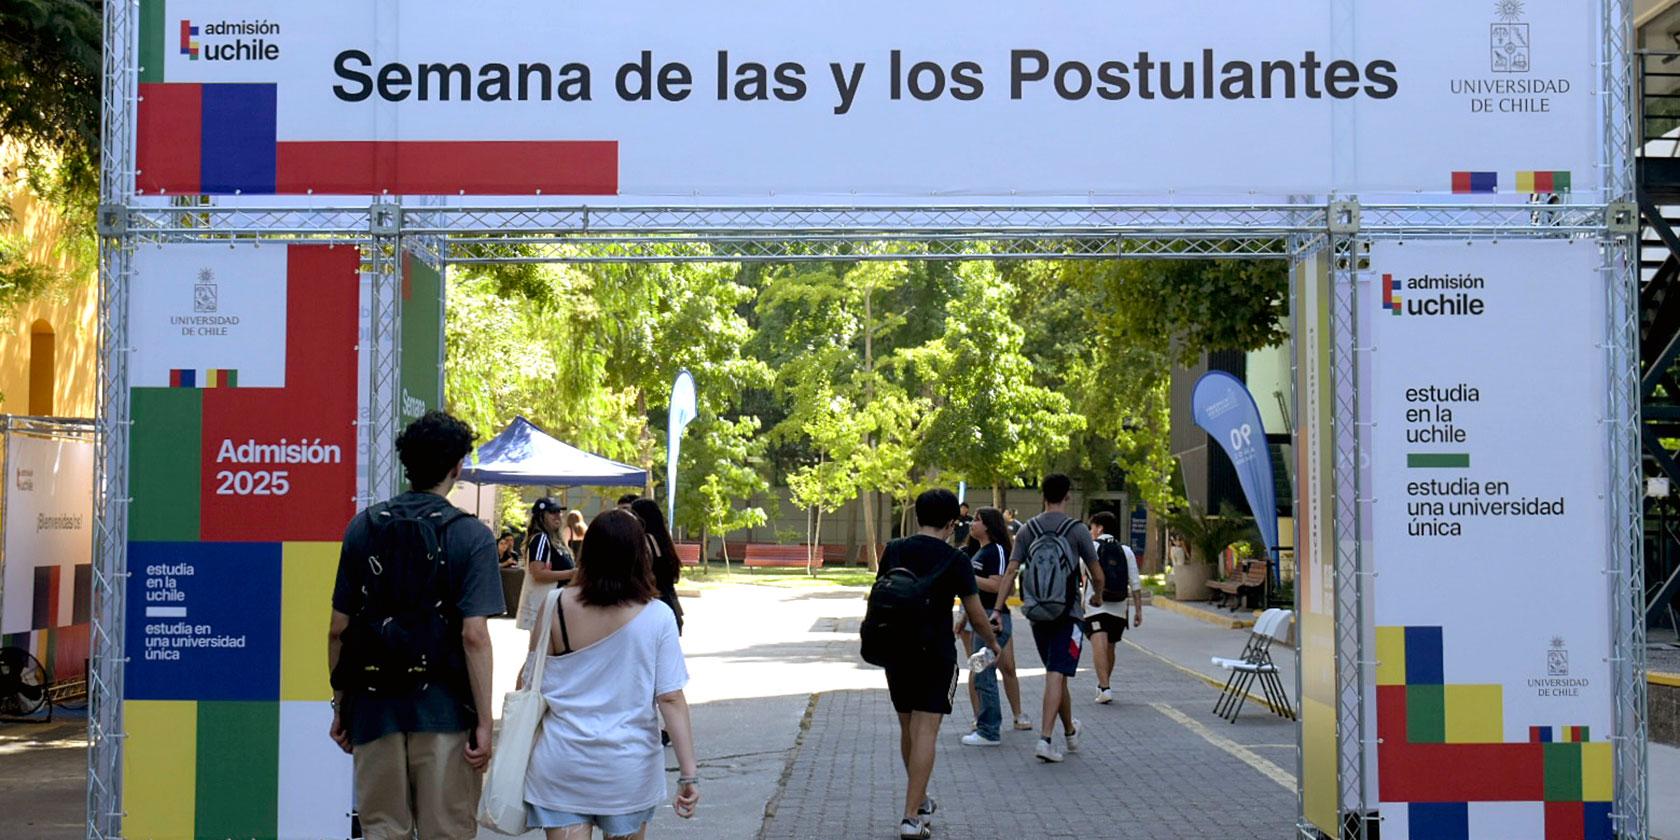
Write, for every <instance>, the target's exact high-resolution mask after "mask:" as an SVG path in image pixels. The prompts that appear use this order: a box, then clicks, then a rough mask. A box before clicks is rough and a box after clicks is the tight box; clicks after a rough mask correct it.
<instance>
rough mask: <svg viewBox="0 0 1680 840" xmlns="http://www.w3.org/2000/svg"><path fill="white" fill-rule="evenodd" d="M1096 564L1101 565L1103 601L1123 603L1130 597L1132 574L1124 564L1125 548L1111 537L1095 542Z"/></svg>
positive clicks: (1126, 564)
mask: <svg viewBox="0 0 1680 840" xmlns="http://www.w3.org/2000/svg"><path fill="white" fill-rule="evenodd" d="M1097 562H1098V563H1101V564H1102V572H1103V593H1102V597H1103V600H1104V601H1109V602H1123V601H1125V600H1126V599H1127V598H1130V597H1131V595H1132V591H1131V590H1132V572H1131V569H1130V568H1129V564H1128V563H1127V562H1126V547H1125V546H1124V545H1122V544H1121V542H1120V541H1119V540H1117V539H1115V538H1114V537H1113V536H1110V535H1108V534H1103V535H1102V537H1101V538H1100V539H1098V540H1097Z"/></svg>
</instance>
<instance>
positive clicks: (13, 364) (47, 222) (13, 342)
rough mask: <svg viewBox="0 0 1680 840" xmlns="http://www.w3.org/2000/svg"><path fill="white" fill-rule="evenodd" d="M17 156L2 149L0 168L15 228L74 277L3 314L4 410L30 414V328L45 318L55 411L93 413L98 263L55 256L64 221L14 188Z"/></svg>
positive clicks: (42, 257) (0, 394)
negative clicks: (51, 347) (50, 344)
mask: <svg viewBox="0 0 1680 840" xmlns="http://www.w3.org/2000/svg"><path fill="white" fill-rule="evenodd" d="M16 166H17V156H16V155H15V154H14V153H12V150H11V149H10V148H7V149H4V150H0V168H3V169H4V170H5V175H4V177H5V179H6V181H7V183H6V184H5V186H6V187H7V188H8V191H9V192H11V193H12V195H11V202H10V203H11V207H12V216H13V220H14V225H15V228H14V229H13V230H10V231H7V233H8V234H10V233H14V232H19V233H21V234H22V236H23V239H24V240H25V241H26V242H28V243H29V244H30V256H31V258H33V259H34V260H36V261H37V262H40V263H43V264H46V265H51V266H54V267H56V268H58V269H59V270H61V271H64V272H66V273H67V274H69V275H70V277H71V280H70V282H69V283H67V284H66V285H64V286H63V287H61V288H59V289H56V290H55V291H53V292H50V293H48V294H46V295H44V296H43V297H42V299H40V300H36V301H32V302H30V303H26V304H24V305H22V306H20V307H19V308H18V310H17V311H16V312H15V313H12V314H11V315H10V316H7V317H4V318H0V329H3V330H4V331H3V332H0V414H28V413H30V411H29V356H30V328H31V327H32V326H33V325H34V324H35V323H36V322H37V321H46V322H47V324H48V325H50V326H51V327H52V330H53V334H54V355H55V357H56V360H55V365H54V367H55V371H54V377H53V389H52V390H53V412H52V413H53V414H54V415H55V416H58V417H92V416H93V411H94V402H95V396H96V393H95V392H96V389H97V384H96V383H97V381H98V363H99V336H98V329H99V286H98V280H97V277H96V274H95V267H94V266H79V265H76V264H75V263H73V262H70V261H67V260H64V259H60V258H58V257H57V256H55V255H54V253H53V251H54V245H55V243H56V242H57V237H58V233H59V230H60V224H59V221H58V219H57V217H56V216H55V214H53V213H52V212H51V210H50V208H47V207H45V206H43V205H42V204H41V203H40V202H38V201H36V200H34V198H33V196H31V195H30V193H29V192H28V191H27V190H24V189H10V188H11V187H13V186H14V185H15V181H13V179H14V178H16V177H18V176H17V174H16V173H17V170H16Z"/></svg>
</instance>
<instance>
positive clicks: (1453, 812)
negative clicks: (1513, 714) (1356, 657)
mask: <svg viewBox="0 0 1680 840" xmlns="http://www.w3.org/2000/svg"><path fill="white" fill-rule="evenodd" d="M1445 641H1446V640H1445V637H1444V633H1443V628H1441V627H1394V626H1379V627H1377V628H1376V644H1377V652H1378V662H1377V737H1378V739H1379V747H1378V749H1377V765H1378V773H1377V777H1378V797H1379V800H1380V801H1381V802H1382V803H1383V804H1382V807H1381V814H1382V816H1383V819H1384V825H1383V832H1384V837H1390V836H1392V837H1394V838H1400V840H1405V838H1420V840H1421V838H1428V839H1429V840H1435V839H1436V838H1442V837H1524V838H1527V837H1536V838H1544V840H1554V838H1583V839H1585V838H1591V839H1592V840H1609V838H1610V837H1611V834H1610V803H1611V801H1612V800H1613V799H1614V795H1615V790H1614V778H1615V777H1614V756H1613V754H1612V748H1611V745H1610V743H1609V742H1608V741H1597V742H1595V741H1592V740H1590V738H1591V736H1592V731H1591V729H1590V728H1589V727H1587V726H1580V725H1574V724H1569V725H1562V726H1552V725H1544V724H1526V725H1519V726H1518V727H1516V728H1514V730H1513V731H1514V732H1517V733H1521V734H1520V735H1519V736H1518V737H1521V738H1524V739H1525V740H1523V741H1521V742H1518V743H1507V742H1505V740H1504V738H1505V717H1506V714H1507V712H1506V709H1505V703H1504V701H1505V697H1504V693H1505V688H1506V686H1504V685H1499V684H1468V683H1454V682H1452V681H1450V679H1448V677H1449V675H1448V674H1447V673H1446V662H1445V656H1444V647H1445ZM1542 825H1543V828H1542V827H1541V826H1542ZM1513 832H1514V833H1513Z"/></svg>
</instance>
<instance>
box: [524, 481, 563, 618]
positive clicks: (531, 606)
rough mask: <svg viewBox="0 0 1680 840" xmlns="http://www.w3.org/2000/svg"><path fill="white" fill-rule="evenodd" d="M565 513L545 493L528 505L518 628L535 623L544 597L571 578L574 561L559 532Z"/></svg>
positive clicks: (558, 504) (557, 503)
mask: <svg viewBox="0 0 1680 840" xmlns="http://www.w3.org/2000/svg"><path fill="white" fill-rule="evenodd" d="M565 516H566V509H565V508H563V507H561V506H560V503H559V502H556V501H555V500H554V499H552V498H550V497H548V496H544V497H542V498H540V499H538V500H536V502H534V503H533V504H532V505H531V524H530V525H528V526H526V528H525V586H524V587H523V588H522V589H521V590H520V594H519V617H518V619H517V620H516V621H515V622H514V624H515V625H516V626H518V627H519V629H521V630H529V629H531V628H532V627H534V626H536V623H537V613H539V612H541V611H542V603H543V597H544V596H546V595H547V594H548V593H549V592H550V591H552V590H553V589H554V587H556V586H558V585H561V584H564V583H565V582H567V581H569V580H571V579H572V575H573V573H574V572H573V569H574V568H575V567H576V562H575V561H574V560H573V558H572V552H571V550H570V549H568V548H566V542H565V539H564V538H563V537H562V536H561V535H560V523H562V522H564V521H565Z"/></svg>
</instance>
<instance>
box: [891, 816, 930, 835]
mask: <svg viewBox="0 0 1680 840" xmlns="http://www.w3.org/2000/svg"><path fill="white" fill-rule="evenodd" d="M932 836H933V826H931V825H928V823H927V821H926V820H912V819H910V818H908V817H906V818H905V819H903V820H900V821H899V823H898V837H899V840H928V838H930V837H932Z"/></svg>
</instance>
